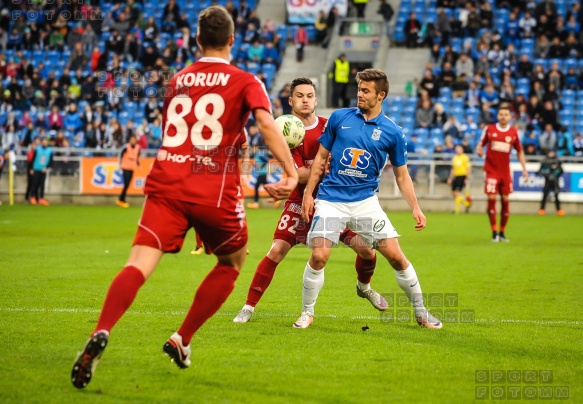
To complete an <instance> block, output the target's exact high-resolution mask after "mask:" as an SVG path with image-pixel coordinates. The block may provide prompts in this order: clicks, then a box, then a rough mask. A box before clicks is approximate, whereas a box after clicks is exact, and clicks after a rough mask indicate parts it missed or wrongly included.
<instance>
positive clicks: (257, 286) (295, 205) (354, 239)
mask: <svg viewBox="0 0 583 404" xmlns="http://www.w3.org/2000/svg"><path fill="white" fill-rule="evenodd" d="M289 103H290V105H291V107H292V114H293V115H295V116H297V117H298V118H300V119H301V120H302V122H303V123H304V126H305V127H306V135H305V138H304V141H303V143H302V144H300V145H299V146H298V147H296V148H295V149H293V150H292V156H293V158H294V160H295V162H296V164H297V167H298V169H297V170H298V176H299V184H298V187H297V188H296V189H295V190H294V191H293V192H292V194H291V195H290V197H289V199H288V200H287V201H286V202H285V205H284V208H283V212H282V213H281V216H280V218H279V221H278V223H277V227H276V229H275V233H274V235H273V244H272V245H271V249H270V250H269V251H268V252H267V255H266V256H265V257H264V258H263V259H262V260H261V262H259V265H258V266H257V269H256V270H255V275H254V276H253V280H252V281H251V285H250V286H249V292H248V293H247V301H246V302H245V306H243V309H242V310H241V311H240V312H239V314H238V315H237V316H236V317H235V318H234V319H233V321H234V322H235V323H246V322H248V321H249V320H250V319H251V316H252V315H253V313H254V311H255V306H256V305H257V303H258V302H259V300H260V299H261V297H262V296H263V294H264V293H265V290H266V289H267V287H268V286H269V284H270V283H271V280H272V279H273V276H274V275H275V270H276V268H277V266H278V265H279V263H280V262H281V261H283V259H284V258H285V257H286V255H287V254H288V252H289V251H290V250H291V249H292V248H293V247H294V246H295V245H297V244H305V243H306V236H307V234H308V230H309V225H306V223H305V222H304V221H303V219H302V197H303V194H304V188H305V183H306V182H307V179H308V176H309V173H310V166H311V164H312V162H313V161H314V157H315V156H316V153H317V152H318V147H319V146H320V144H319V143H318V138H319V137H320V136H321V135H322V131H323V130H324V128H325V125H326V118H323V117H320V116H317V115H316V112H315V110H316V105H317V104H318V98H317V97H316V86H315V85H314V83H313V82H312V80H310V79H308V78H305V77H300V78H296V79H295V80H293V81H292V82H291V88H290V97H289ZM316 190H317V189H316ZM314 192H315V191H314ZM341 240H342V242H344V243H345V244H346V245H347V246H349V247H350V248H352V249H353V250H354V251H355V252H356V253H357V256H356V263H355V267H356V272H357V274H358V276H357V279H358V281H357V287H356V293H357V295H358V296H360V297H362V298H366V299H368V301H370V302H371V304H372V305H373V306H374V307H375V308H376V309H377V310H380V311H385V310H387V309H388V304H387V302H386V300H385V298H384V297H382V296H381V295H380V294H379V293H377V292H376V291H375V290H373V289H372V288H371V287H370V280H371V277H372V275H373V273H374V269H375V264H376V254H375V252H374V250H371V249H370V248H368V247H366V245H365V243H364V241H363V240H362V239H360V237H358V236H357V235H356V234H355V233H354V232H352V231H350V230H346V231H344V232H343V233H342V236H341Z"/></svg>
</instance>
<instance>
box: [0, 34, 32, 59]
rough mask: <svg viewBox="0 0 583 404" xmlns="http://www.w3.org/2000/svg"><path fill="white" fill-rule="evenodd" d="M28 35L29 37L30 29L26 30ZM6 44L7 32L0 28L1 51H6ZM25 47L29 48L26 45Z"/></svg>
mask: <svg viewBox="0 0 583 404" xmlns="http://www.w3.org/2000/svg"><path fill="white" fill-rule="evenodd" d="M28 36H29V37H30V29H29V32H28ZM7 46H8V34H6V31H4V29H2V28H0V48H1V49H2V53H3V54H4V53H6V48H7ZM25 49H30V48H28V47H26V48H25Z"/></svg>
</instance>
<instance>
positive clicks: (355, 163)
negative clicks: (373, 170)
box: [340, 147, 371, 170]
mask: <svg viewBox="0 0 583 404" xmlns="http://www.w3.org/2000/svg"><path fill="white" fill-rule="evenodd" d="M370 158H371V154H370V153H369V152H367V151H366V150H362V149H353V148H351V147H349V148H346V149H344V151H343V152H342V158H341V159H340V164H342V165H343V166H346V167H349V168H358V169H361V170H364V169H365V168H367V167H368V164H369V161H370Z"/></svg>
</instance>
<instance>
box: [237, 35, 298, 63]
mask: <svg viewBox="0 0 583 404" xmlns="http://www.w3.org/2000/svg"><path fill="white" fill-rule="evenodd" d="M306 37H307V35H306ZM264 50H265V47H264V46H263V44H262V43H261V42H259V39H256V40H255V41H253V43H252V44H251V46H249V48H248V49H247V59H248V60H251V61H253V62H256V63H261V61H262V60H263V56H264Z"/></svg>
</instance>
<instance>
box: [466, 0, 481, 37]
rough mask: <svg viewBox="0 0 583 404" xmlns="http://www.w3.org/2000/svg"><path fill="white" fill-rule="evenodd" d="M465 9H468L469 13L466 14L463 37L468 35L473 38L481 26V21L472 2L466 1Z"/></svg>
mask: <svg viewBox="0 0 583 404" xmlns="http://www.w3.org/2000/svg"><path fill="white" fill-rule="evenodd" d="M466 9H468V10H469V13H468V16H467V24H466V29H465V32H464V37H467V36H470V37H472V38H473V37H475V36H476V35H477V33H478V31H479V30H480V28H481V27H482V21H481V19H480V14H479V13H478V10H477V9H476V7H475V6H474V4H473V3H471V2H469V1H468V2H467V3H466Z"/></svg>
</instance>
